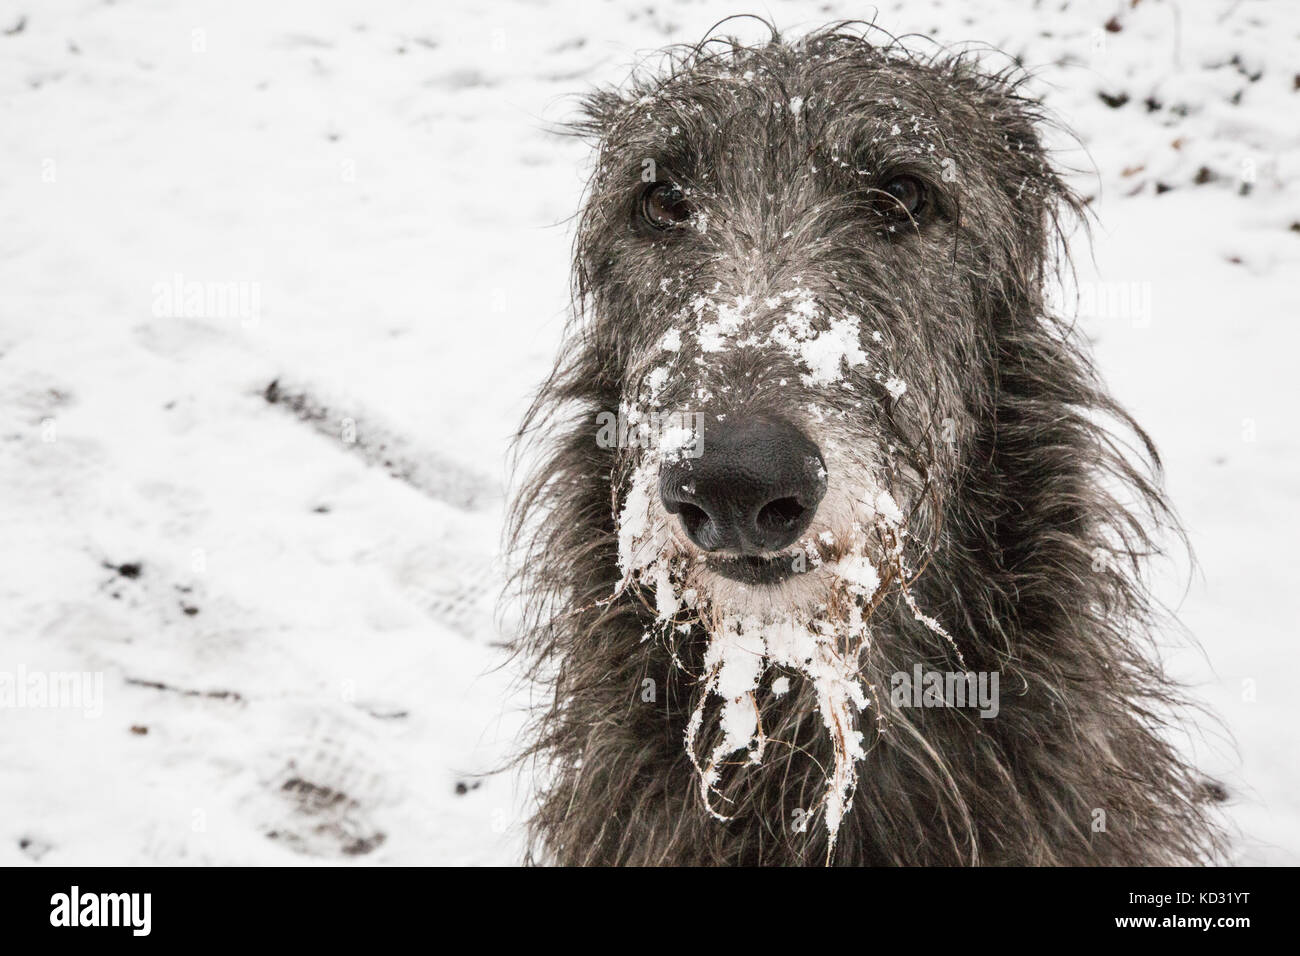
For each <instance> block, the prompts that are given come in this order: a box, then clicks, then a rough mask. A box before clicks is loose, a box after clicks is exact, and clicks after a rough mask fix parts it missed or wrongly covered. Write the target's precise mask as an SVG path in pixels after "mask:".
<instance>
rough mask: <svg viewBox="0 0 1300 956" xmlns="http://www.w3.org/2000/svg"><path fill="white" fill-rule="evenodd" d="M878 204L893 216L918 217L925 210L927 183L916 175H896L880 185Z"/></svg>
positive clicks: (888, 214) (882, 210)
mask: <svg viewBox="0 0 1300 956" xmlns="http://www.w3.org/2000/svg"><path fill="white" fill-rule="evenodd" d="M876 198H877V206H878V208H879V209H880V211H881V212H882V213H884V214H885V215H887V216H890V217H891V218H897V219H916V218H918V217H919V216H920V215H921V213H922V212H923V211H924V210H925V204H926V198H927V194H926V188H925V183H923V182H921V180H919V179H917V178H916V177H915V176H895V177H894V178H893V179H890V180H887V181H886V182H885V183H884V185H882V186H881V187H880V192H879V193H878V194H877V197H876Z"/></svg>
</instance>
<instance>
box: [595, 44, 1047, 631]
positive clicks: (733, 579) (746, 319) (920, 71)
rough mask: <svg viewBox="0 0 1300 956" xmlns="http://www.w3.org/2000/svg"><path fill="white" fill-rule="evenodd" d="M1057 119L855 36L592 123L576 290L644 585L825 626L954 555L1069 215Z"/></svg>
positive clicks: (719, 65)
mask: <svg viewBox="0 0 1300 956" xmlns="http://www.w3.org/2000/svg"><path fill="white" fill-rule="evenodd" d="M1035 119H1036V114H1035V111H1034V108H1033V106H1032V105H1031V104H1030V103H1029V102H1028V101H1026V100H1024V99H1022V98H1020V97H1019V96H1017V94H1016V92H1015V88H1014V86H1013V85H1011V84H1009V83H1007V82H1005V81H1003V80H1000V79H996V78H994V79H990V78H988V77H986V76H984V75H981V74H980V73H978V72H977V71H975V70H974V69H973V68H971V67H970V66H969V65H968V64H967V63H965V61H963V60H961V59H956V60H953V59H948V60H945V61H943V62H942V63H926V62H919V61H917V60H915V59H914V58H912V57H910V56H908V55H905V54H903V53H900V52H898V51H891V50H882V49H880V48H877V47H873V46H872V45H870V44H869V43H867V42H866V41H864V40H863V39H862V38H861V37H859V36H856V35H853V36H851V35H846V34H840V33H823V34H818V35H816V36H814V37H812V38H810V39H808V40H806V41H804V42H802V43H796V44H794V45H787V44H784V43H781V42H778V41H774V42H773V43H771V44H770V45H764V46H760V47H756V48H750V47H743V46H739V45H735V44H731V43H725V44H708V45H705V46H704V47H702V48H693V49H692V50H691V51H690V52H689V53H687V54H684V55H683V56H681V57H679V58H676V59H674V60H672V61H671V63H670V66H669V67H668V69H667V70H665V71H664V72H662V73H660V74H657V75H654V76H651V77H647V78H642V79H640V80H639V81H638V82H636V83H635V85H634V87H633V88H632V89H631V90H629V91H626V92H623V93H612V92H604V93H600V94H597V95H595V96H594V97H592V98H591V99H590V100H589V101H588V111H587V119H586V122H585V124H584V128H585V129H586V130H587V131H588V132H590V133H592V134H594V136H595V137H596V138H597V140H598V142H599V154H598V161H597V169H596V172H595V175H594V177H593V180H592V182H591V185H590V190H589V194H588V197H587V201H586V204H585V207H584V210H583V213H582V217H581V224H580V230H579V241H578V257H577V286H578V290H579V292H580V293H581V296H582V298H583V301H584V303H585V306H586V308H587V309H588V310H589V312H590V316H591V323H592V324H591V326H590V328H589V331H588V336H589V337H588V339H587V342H588V347H589V348H590V349H592V350H594V351H595V352H596V353H597V354H599V355H600V356H602V357H603V362H604V363H605V367H606V369H607V373H608V375H609V376H610V377H612V378H615V379H616V381H617V386H616V387H617V391H618V394H619V396H620V399H619V407H618V408H617V409H616V410H615V409H611V410H609V414H608V415H607V416H606V419H605V421H604V422H603V426H604V428H603V431H602V435H601V436H600V438H601V441H602V443H603V444H604V445H606V446H608V447H610V448H612V449H614V454H615V459H616V463H615V466H614V473H615V475H616V476H617V478H616V480H617V485H618V493H619V501H618V507H617V511H618V525H619V533H620V558H619V560H620V564H621V567H622V570H623V572H624V574H625V575H626V576H628V577H629V578H641V579H642V580H645V579H647V578H650V579H654V580H657V581H659V582H660V584H661V585H664V586H667V585H666V577H670V578H671V579H672V581H673V582H675V583H674V584H673V585H672V586H673V588H674V589H675V590H676V591H677V592H678V594H677V597H678V598H680V597H681V595H682V594H686V595H687V597H688V598H689V599H691V600H701V601H706V602H708V603H709V604H711V605H712V606H714V607H725V608H727V609H730V610H735V611H746V612H748V611H758V612H759V613H780V612H782V611H783V610H785V609H791V608H796V607H798V608H804V609H814V610H815V609H816V607H818V606H819V605H821V604H824V603H825V602H826V601H827V599H828V588H830V589H832V590H833V585H834V584H835V583H836V582H837V581H838V582H841V583H843V582H845V581H847V582H848V584H849V586H850V590H851V591H855V592H857V593H858V594H862V592H864V591H865V592H866V593H867V595H868V596H869V594H870V592H871V591H872V590H873V589H874V588H875V586H876V585H877V584H878V583H879V581H880V580H881V579H882V576H887V575H888V573H889V572H888V570H887V567H888V566H889V565H890V560H889V558H890V555H889V552H890V551H891V550H892V549H897V548H899V547H901V540H902V538H903V537H905V535H906V534H907V531H908V526H909V525H910V526H911V528H912V532H913V535H914V536H917V535H918V533H919V535H920V537H921V538H922V539H924V538H925V537H927V536H929V535H932V534H934V533H936V530H937V522H938V517H937V515H938V513H939V511H940V510H941V508H942V502H943V500H944V497H945V496H946V495H947V494H948V493H950V492H951V490H952V487H953V484H954V483H955V482H957V481H960V480H961V475H962V470H963V467H964V466H965V464H966V463H967V461H968V460H969V458H970V456H971V455H972V454H974V453H975V449H974V448H973V442H974V440H975V435H976V433H977V428H976V423H977V422H978V421H980V420H981V416H984V417H987V416H986V413H987V410H988V408H989V406H990V404H991V399H990V394H989V393H990V390H991V389H992V387H993V383H994V381H995V378H996V365H997V359H998V352H999V348H1000V342H1001V341H1002V340H1003V339H1004V338H1006V337H1013V336H1015V335H1016V334H1017V324H1018V323H1021V322H1024V321H1032V315H1033V314H1034V312H1035V309H1034V307H1033V306H1034V299H1035V298H1036V297H1037V296H1038V295H1039V281H1040V276H1041V274H1042V272H1043V269H1044V265H1045V262H1044V259H1045V250H1046V248H1047V246H1048V236H1049V234H1050V222H1051V218H1052V215H1053V212H1054V209H1055V207H1056V205H1057V202H1058V200H1059V199H1060V198H1061V197H1062V196H1063V195H1064V191H1063V189H1062V187H1061V184H1060V182H1059V181H1058V179H1057V178H1056V176H1055V175H1054V173H1053V172H1052V170H1051V169H1050V167H1049V165H1048V164H1047V162H1046V160H1045V156H1044V150H1043V148H1042V147H1041V146H1040V143H1039V140H1038V138H1037V136H1036V134H1035V130H1034V124H1035ZM864 563H865V566H864ZM666 603H667V604H672V603H673V599H666Z"/></svg>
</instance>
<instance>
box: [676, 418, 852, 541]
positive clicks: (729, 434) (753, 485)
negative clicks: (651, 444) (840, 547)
mask: <svg viewBox="0 0 1300 956" xmlns="http://www.w3.org/2000/svg"><path fill="white" fill-rule="evenodd" d="M703 448H704V452H703V454H702V455H701V456H700V457H699V458H683V459H682V460H680V461H676V462H673V463H671V464H665V465H664V467H663V469H662V471H661V472H660V477H659V496H660V498H661V499H662V501H663V505H664V509H665V510H666V511H667V512H668V513H669V514H675V515H677V516H678V518H679V520H680V521H681V523H682V529H683V530H684V531H685V532H686V536H687V537H688V538H690V539H691V541H692V542H694V543H695V544H696V545H697V546H699V547H700V548H701V549H703V550H705V551H729V552H735V553H738V554H746V555H756V554H762V553H767V552H772V551H780V550H781V549H782V548H786V547H788V546H789V545H791V544H793V543H794V542H795V540H796V539H798V537H799V535H801V534H802V533H803V532H804V530H805V529H806V528H807V527H808V525H809V524H811V523H812V520H813V516H814V515H815V514H816V513H817V505H818V503H820V502H821V500H822V497H823V496H824V495H825V494H826V465H825V463H824V462H823V460H822V456H821V450H820V449H819V448H818V447H817V445H816V444H814V443H813V441H812V440H811V439H809V438H808V436H806V435H805V434H804V433H803V432H801V431H800V430H799V429H798V428H796V427H795V426H794V425H792V424H790V423H789V422H787V421H784V420H782V419H776V418H770V419H769V418H744V419H728V420H726V421H723V422H717V423H716V424H713V425H711V426H710V427H709V428H708V430H707V433H706V434H705V435H704V442H703Z"/></svg>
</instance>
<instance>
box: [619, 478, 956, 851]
mask: <svg viewBox="0 0 1300 956" xmlns="http://www.w3.org/2000/svg"><path fill="white" fill-rule="evenodd" d="M657 470H658V468H657V464H656V463H654V462H648V463H644V464H642V466H641V467H640V468H638V469H637V471H636V472H635V473H634V475H633V477H632V480H631V482H630V485H629V488H628V491H627V494H626V496H625V499H624V506H623V508H622V509H621V512H620V514H619V523H618V526H619V543H620V555H619V560H620V567H621V570H622V571H623V578H622V581H621V583H620V585H619V590H620V592H621V591H622V590H623V589H625V588H633V589H635V590H636V592H637V593H638V595H639V596H640V597H641V599H642V600H643V601H644V602H645V603H646V606H647V607H648V608H652V609H653V610H654V612H655V623H654V626H653V627H652V628H651V629H650V630H648V631H647V633H646V639H647V640H649V639H658V640H660V641H661V642H662V643H663V644H664V646H665V647H666V648H667V649H668V651H669V653H670V654H671V655H672V659H673V661H674V662H675V664H676V666H678V667H681V668H682V670H683V671H685V672H687V673H689V674H690V676H691V678H692V681H693V683H694V688H695V693H694V696H693V701H694V706H693V709H692V711H691V714H690V717H689V719H688V723H687V729H686V734H685V746H686V750H687V753H688V755H689V756H690V758H691V761H692V763H693V765H694V766H695V768H696V770H697V771H698V774H699V785H700V793H701V796H702V797H703V800H704V804H705V806H706V808H707V809H708V810H709V812H710V813H711V814H713V815H714V816H715V817H717V818H718V819H721V820H726V819H729V817H728V815H727V813H726V809H727V808H726V806H725V803H726V801H727V797H726V796H725V795H724V794H723V793H722V791H721V789H720V786H719V783H720V777H721V768H722V767H723V766H724V765H727V766H734V765H736V764H740V765H742V767H743V766H749V767H757V766H760V765H761V764H762V762H763V758H764V754H765V752H766V750H767V745H768V744H769V742H770V741H769V738H768V737H767V735H766V731H765V729H764V721H763V707H762V706H761V705H760V703H759V701H760V699H765V700H768V701H772V700H773V699H776V698H780V697H782V696H784V695H785V694H786V693H789V692H790V677H791V676H793V677H794V678H795V679H797V680H803V681H806V682H807V683H808V685H809V689H810V692H811V697H812V699H813V700H814V702H815V705H816V708H817V711H818V713H819V715H820V718H821V724H822V727H823V730H824V732H825V733H826V734H827V736H828V739H829V741H830V744H831V750H832V753H833V755H834V760H833V763H832V764H831V765H830V766H828V767H826V768H825V769H826V776H827V780H826V789H825V794H824V797H823V800H822V809H823V810H824V814H825V817H824V819H825V825H826V828H827V832H828V835H829V847H828V858H829V853H830V852H831V851H833V849H834V845H835V839H836V835H837V834H838V832H839V828H840V825H841V823H842V822H843V817H844V813H845V812H846V811H847V809H848V808H849V806H850V805H851V802H852V799H853V794H854V791H855V789H856V786H857V773H858V762H859V761H860V760H862V759H863V757H864V750H863V734H862V732H861V731H860V730H859V729H858V727H859V722H860V720H861V714H862V712H863V711H864V710H865V709H867V708H869V707H871V706H872V705H873V695H874V690H873V688H872V687H871V686H870V685H869V684H868V682H867V681H866V679H865V677H864V675H863V664H864V661H865V657H866V654H867V651H868V649H869V648H870V645H871V626H870V621H871V616H872V612H873V611H874V610H875V609H876V607H877V606H878V605H879V604H880V602H881V601H882V600H883V599H884V597H885V595H886V594H887V593H889V591H890V590H891V588H894V589H897V590H899V591H900V592H901V593H902V595H903V598H904V600H905V601H906V603H907V605H908V606H909V607H910V608H911V609H912V612H913V613H914V615H915V616H916V617H917V619H918V620H920V621H922V623H924V624H925V626H927V627H929V628H930V629H931V630H933V631H935V632H936V633H938V634H941V635H942V636H943V637H944V638H945V639H948V640H949V642H950V643H951V639H950V638H948V635H947V634H946V633H945V632H944V631H943V629H942V628H941V627H940V626H939V625H938V623H937V622H935V621H934V620H933V619H932V618H928V617H926V616H925V615H923V614H921V612H920V610H919V609H918V608H917V607H916V605H915V604H914V602H913V601H912V599H911V595H910V593H908V591H907V580H908V576H909V575H908V570H907V566H906V563H905V557H904V542H905V540H906V538H907V534H906V530H905V528H904V524H905V521H904V518H903V515H902V513H901V512H900V511H899V509H898V507H897V505H896V504H895V502H894V500H893V498H892V497H891V496H890V494H889V493H888V492H887V491H885V490H884V489H883V487H881V486H879V485H866V486H860V487H857V488H854V489H851V490H838V491H837V492H836V493H837V494H838V496H839V500H840V503H841V504H843V503H844V502H848V503H849V507H847V508H844V507H841V508H838V509H837V508H835V507H831V508H830V509H828V510H829V511H830V512H831V515H832V517H830V518H829V519H828V523H827V524H825V525H818V524H814V526H813V527H812V528H811V529H810V530H809V532H808V533H806V534H805V535H804V537H803V538H802V539H801V540H800V541H799V542H798V543H797V544H796V545H795V546H794V548H792V549H787V551H786V552H783V554H782V555H780V556H775V557H773V558H770V559H769V560H779V561H787V560H788V561H797V560H802V561H804V562H805V564H806V566H805V567H804V568H803V569H801V570H800V572H799V573H796V574H792V575H789V576H788V577H785V578H783V579H782V580H780V581H778V582H776V583H760V582H746V581H744V580H735V579H733V578H732V577H728V576H723V575H720V574H718V573H717V571H716V570H713V569H712V568H711V566H710V558H709V556H707V555H703V554H701V553H699V552H697V551H692V550H691V549H689V548H687V547H686V546H685V545H683V544H682V542H681V540H680V538H679V537H678V536H677V534H676V533H675V531H674V528H673V526H672V525H671V523H670V522H671V520H672V518H671V516H669V515H666V514H664V513H663V512H662V511H660V510H659V509H657V508H656V507H655V506H654V499H653V493H654V488H655V486H656V481H655V476H656V475H657ZM837 512H838V513H837ZM695 628H699V629H701V630H703V631H704V633H705V634H707V636H708V646H707V648H706V650H705V652H704V659H703V668H702V670H701V671H699V672H696V670H692V669H691V668H689V667H687V666H686V665H685V664H683V662H682V660H681V657H680V656H679V654H678V648H679V646H680V643H681V641H682V640H684V639H686V638H688V637H689V636H690V635H691V633H692V631H693V630H694V629H695ZM959 656H960V655H959ZM877 710H878V711H880V710H882V709H881V708H879V707H877ZM786 743H791V742H789V741H786ZM737 755H742V756H739V757H738V756H737Z"/></svg>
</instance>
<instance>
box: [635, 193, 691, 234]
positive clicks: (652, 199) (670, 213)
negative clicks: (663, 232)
mask: <svg viewBox="0 0 1300 956" xmlns="http://www.w3.org/2000/svg"><path fill="white" fill-rule="evenodd" d="M691 212H692V210H691V204H690V202H689V201H688V200H687V198H686V194H685V193H683V192H682V191H681V190H680V189H678V188H677V187H676V186H674V185H672V184H671V183H651V185H650V187H649V188H648V189H646V191H645V192H644V193H642V195H641V218H642V219H644V220H645V221H646V222H648V223H649V224H650V225H651V226H653V227H654V228H656V229H670V228H672V227H673V226H679V225H681V224H682V223H684V222H685V221H686V220H687V219H690V218H691Z"/></svg>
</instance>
